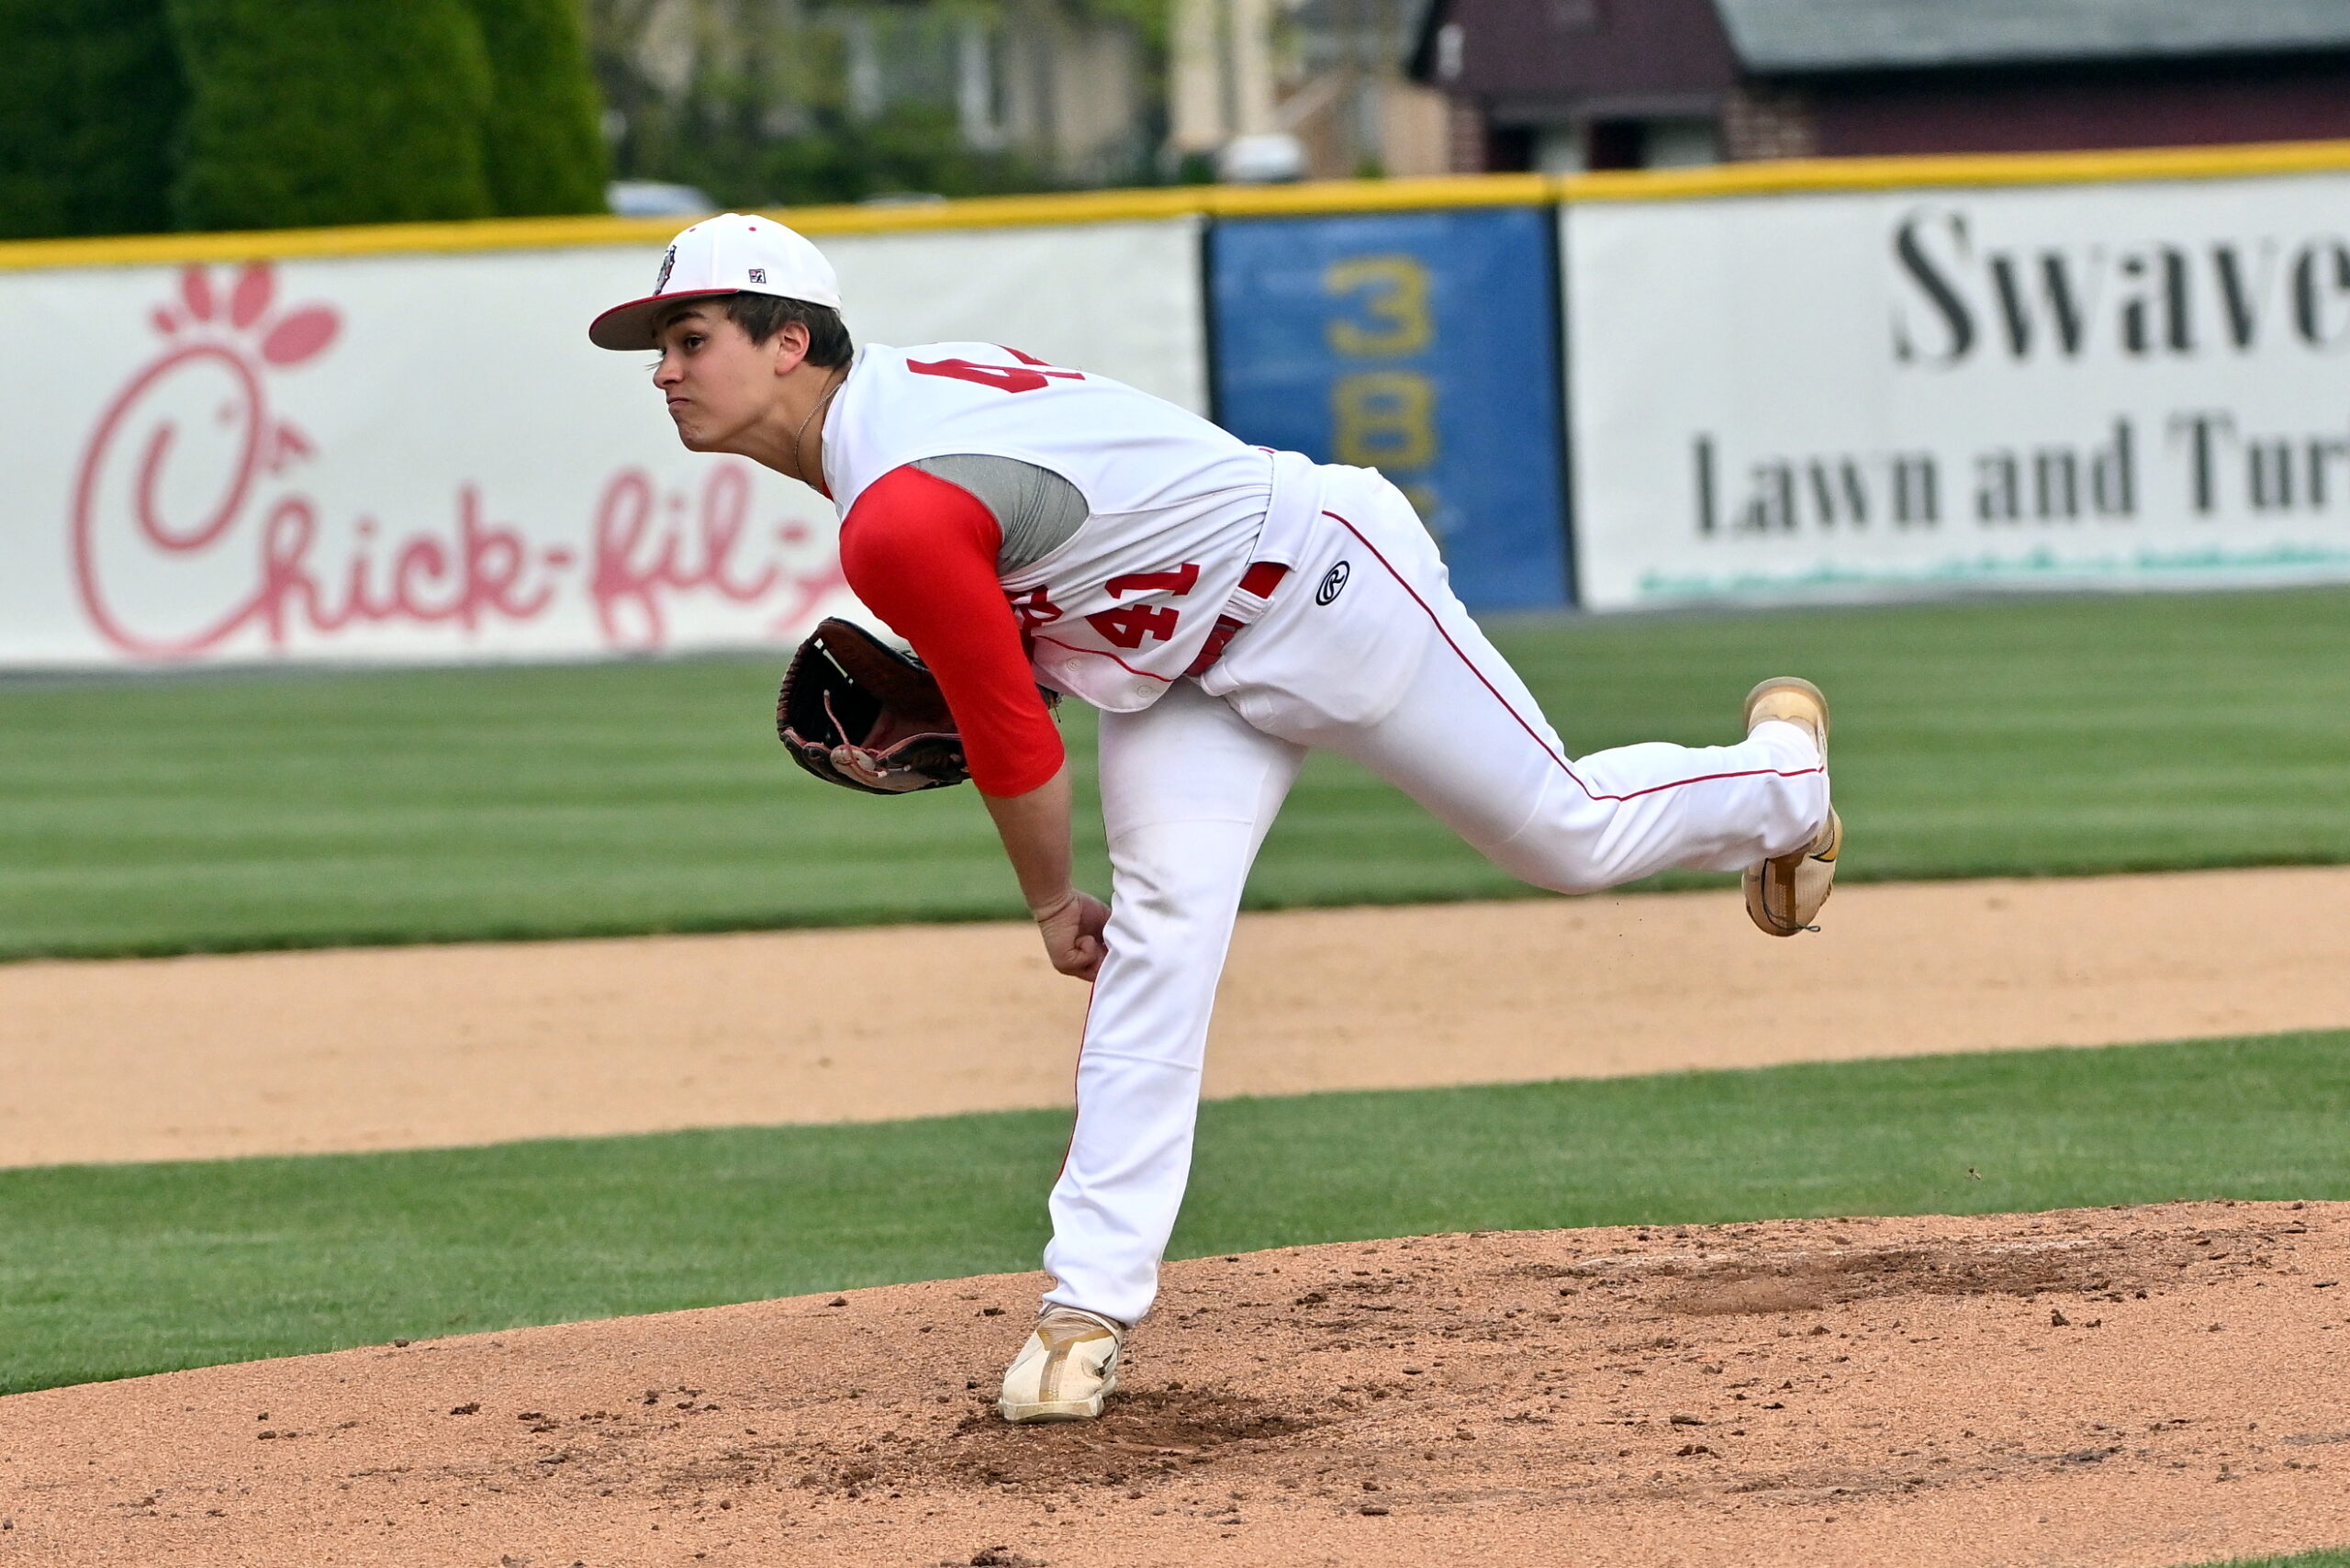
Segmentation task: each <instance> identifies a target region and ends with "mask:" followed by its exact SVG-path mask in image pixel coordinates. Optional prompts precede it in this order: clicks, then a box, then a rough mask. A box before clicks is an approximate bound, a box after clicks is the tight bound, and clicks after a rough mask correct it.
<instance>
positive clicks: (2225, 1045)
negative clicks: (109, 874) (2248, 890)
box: [0, 1033, 2350, 1391]
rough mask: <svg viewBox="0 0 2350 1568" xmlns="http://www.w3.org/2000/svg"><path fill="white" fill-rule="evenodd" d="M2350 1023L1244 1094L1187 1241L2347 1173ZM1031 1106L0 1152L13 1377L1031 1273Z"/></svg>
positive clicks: (1749, 1215)
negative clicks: (821, 1119) (123, 1154)
mask: <svg viewBox="0 0 2350 1568" xmlns="http://www.w3.org/2000/svg"><path fill="white" fill-rule="evenodd" d="M2344 1047H2350V1033H2339V1034H2318V1035H2292V1036H2270V1037H2265V1038H2258V1039H2248V1040H2231V1041H2207V1042H2196V1043H2186V1044H2169V1045H2155V1046H2131V1047H2107V1048H2102V1049H2094V1050H2065V1051H2037V1052H2023V1053H2000V1054H1993V1055H1981V1056H1953V1057H1936V1058H1915V1059H1910V1060H1904V1061H1882V1062H1863V1063H1843V1064H1832V1065H1817V1066H1797V1067H1781V1068H1771V1069H1765V1070H1750V1071H1741V1072H1707V1073H1686V1074H1671V1075H1663V1076H1657V1077H1649V1078H1636V1079H1618V1080H1610V1081H1570V1082H1558V1083H1545V1084H1536V1085H1523V1086H1511V1087H1501V1088H1471V1089H1454V1090H1441V1091H1414V1092H1376V1093H1346V1094H1318V1095H1309V1096H1301V1097H1296V1098H1281V1099H1259V1100H1237V1101H1225V1102H1221V1103H1213V1104H1211V1105H1209V1106H1208V1107H1207V1108H1206V1113H1205V1114H1204V1116H1203V1122H1202V1127H1201V1136H1200V1144H1199V1158H1198V1167H1197V1174H1196V1176H1195V1178H1194V1180H1193V1182H1192V1194H1191V1198H1190V1202H1189V1204H1188V1205H1187V1208H1186V1211H1185V1214H1184V1217H1183V1222H1182V1225H1181V1227H1180V1228H1179V1230H1178V1232H1177V1234H1176V1238H1175V1245H1174V1251H1175V1253H1176V1255H1178V1256H1184V1257H1191V1256H1198V1255H1201V1254H1205V1253H1217V1252H1236V1251H1241V1250H1246V1249H1256V1248H1264V1247H1275V1246H1282V1245H1288V1244H1293V1243H1306V1242H1316V1241H1335V1240H1346V1239H1358V1238H1377V1237H1392V1236H1404V1235H1415V1234H1425V1233H1430V1232H1444V1231H1458V1230H1469V1229H1516V1228H1543V1227H1551V1226H1586V1225H1603V1224H1622V1223H1628V1222H1639V1223H1651V1224H1673V1223H1684V1224H1695V1223H1704V1222H1718V1221H1729V1220H1742V1219H1758V1218H1766V1217H1774V1216H1787V1215H1899V1214H1919V1213H1996V1212H2002V1211H2015V1210H2037V1209H2048V1208H2059V1207H2073V1206H2083V1205H2091V1204H2125V1203H2142V1202H2150V1201H2161V1200H2168V1199H2173V1198H2203V1197H2237V1198H2350V1140H2345V1139H2344V1138H2343V1137H2342V1136H2341V1129H2342V1126H2344V1117H2345V1115H2350V1050H2345V1048H2344ZM1067 1131H1068V1118H1067V1116H1066V1115H1065V1114H1048V1113H1012V1114H987V1115H969V1116H957V1117H948V1118H942V1119H937V1120H928V1121H919V1122H903V1123H894V1124H883V1125H878V1126H872V1125H866V1126H817V1127H808V1126H800V1127H776V1128H757V1129H731V1130H723V1131H707V1132H690V1133H677V1134H668V1135H662V1136H655V1137H621V1138H605V1139H575V1140H558V1141H550V1142H534V1143H525V1144H509V1145H503V1146H498V1147H494V1148H470V1149H455V1150H434V1151H424V1152H414V1153H400V1154H373V1155H349V1156H321V1157H313V1158H307V1159H241V1160H229V1161H220V1162H216V1163H182V1164H167V1165H135V1166H117V1167H105V1166H62V1167H50V1168H46V1169H39V1170H15V1171H6V1172H0V1233H5V1234H6V1237H7V1246H6V1249H0V1388H5V1389H6V1390H10V1391H15V1390H23V1389H29V1388H38V1387H43V1386H47V1385H51V1384H56V1383H76V1382H85V1381H92V1380H96V1379H102V1378H110V1377H120V1376H125V1375H129V1374H132V1373H137V1372H157V1371H163V1370H167V1369H171V1368H176V1367H187V1366H196V1365H202V1364H207V1363H211V1362H217V1361H243V1360H251V1359H255V1358H260V1357H265V1356H277V1355H287V1354H293V1353H296V1352H299V1351H306V1350H328V1349H332V1348H335V1347H339V1346H346V1345H353V1344H362V1343H366V1342H370V1341H375V1340H382V1339H387V1338H393V1337H395V1336H400V1337H419V1338H421V1337H430V1336H435V1335H442V1334H449V1333H454V1332H465V1331H472V1330H477V1329H490V1328H499V1327H513V1326H517V1325H521V1324H532V1323H552V1322H560V1321H568V1320H576V1319H583V1318H590V1317H601V1316H617V1315H621V1314H630V1313H643V1312H655V1311H661V1310H666V1309H669V1308H677V1307H688V1306H699V1305H713V1304H717V1303H721V1302H730V1301H743V1300H755V1299H760V1298H765V1297H770V1296H778V1295H788V1294H800V1293H805V1292H812V1291H819V1290H833V1289H838V1288H843V1287H849V1286H858V1285H874V1284H883V1283H890V1282H902V1281H909V1280H917V1279H932V1278H945V1277H954V1276H959V1275H963V1274H969V1273H980V1272H990V1271H1010V1270H1024V1269H1029V1268H1033V1267H1035V1261H1036V1256H1037V1251H1038V1249H1039V1248H1040V1247H1041V1245H1042V1244H1043V1241H1044V1219H1045V1216H1044V1197H1045V1192H1046V1187H1047V1185H1048V1183H1049V1182H1051V1180H1052V1178H1053V1173H1054V1170H1055V1169H1056V1167H1057V1164H1058V1162H1059V1159H1060V1155H1061V1147H1062V1142H1063V1139H1064V1138H1065V1137H1066V1136H1067Z"/></svg>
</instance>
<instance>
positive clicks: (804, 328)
mask: <svg viewBox="0 0 2350 1568" xmlns="http://www.w3.org/2000/svg"><path fill="white" fill-rule="evenodd" d="M810 342H811V339H810V336H809V332H808V323H807V322H805V321H786V322H785V323H784V324H783V325H782V326H780V327H778V328H777V329H776V334H775V342H774V344H773V347H774V350H775V373H776V374H777V375H790V374H791V373H792V372H793V371H795V370H797V369H799V368H800V364H802V362H804V361H805V360H806V359H807V358H808V345H809V343H810Z"/></svg>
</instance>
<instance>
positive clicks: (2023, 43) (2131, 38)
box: [1715, 0, 2350, 73]
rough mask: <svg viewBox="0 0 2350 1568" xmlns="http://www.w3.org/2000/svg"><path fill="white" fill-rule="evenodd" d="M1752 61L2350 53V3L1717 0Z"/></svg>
mask: <svg viewBox="0 0 2350 1568" xmlns="http://www.w3.org/2000/svg"><path fill="white" fill-rule="evenodd" d="M1715 4H1716V6H1718V8H1719V9H1720V12H1721V17H1722V25H1723V27H1724V28H1726V29H1727V30H1728V31H1729V37H1730V44H1731V47H1732V48H1734V49H1736V50H1738V54H1739V58H1740V60H1741V61H1742V62H1745V65H1746V67H1747V69H1748V70H1750V71H1754V72H1760V73H1771V72H1807V71H1854V70H1870V69H1877V70H1883V69H1888V68H1919V67H1933V66H1953V65H1992V64H2021V63H2028V62H2055V61H2067V60H2158V59H2175V58H2178V57H2181V56H2197V55H2214V54H2261V53H2286V54H2289V53H2300V52H2304V51H2317V50H2350V0H1715Z"/></svg>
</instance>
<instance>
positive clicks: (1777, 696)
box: [1746, 675, 1844, 936]
mask: <svg viewBox="0 0 2350 1568" xmlns="http://www.w3.org/2000/svg"><path fill="white" fill-rule="evenodd" d="M1774 719H1775V720H1778V721H1780V722H1785V723H1789V724H1795V725H1797V726H1799V727H1800V728H1802V729H1804V730H1806V731H1807V732H1809V733H1810V735H1811V738H1812V740H1813V741H1814V742H1816V743H1817V744H1818V746H1819V762H1820V766H1821V767H1826V766H1827V764H1828V699H1827V698H1826V697H1825V696H1823V695H1821V693H1820V690H1819V688H1818V687H1816V686H1814V685H1812V683H1811V682H1809V681H1807V680H1798V679H1796V678H1795V677H1794V676H1791V675H1782V676H1774V677H1773V678H1770V679H1769V680H1766V681H1764V682H1763V683H1762V685H1760V686H1758V687H1756V688H1755V689H1753V690H1751V691H1750V692H1748V693H1747V694H1746V728H1747V733H1748V734H1752V733H1753V730H1754V726H1755V725H1757V724H1760V723H1763V722H1768V721H1770V720H1774ZM1843 848H1844V820H1843V819H1842V818H1841V817H1840V816H1838V815H1837V814H1836V809H1835V808H1834V807H1833V806H1831V807H1830V808H1829V810H1828V820H1827V822H1825V823H1822V824H1821V825H1820V829H1819V834H1818V837H1816V838H1814V839H1813V840H1812V841H1811V842H1810V843H1809V844H1807V845H1805V846H1803V847H1802V848H1801V849H1798V850H1796V852H1795V853H1794V854H1792V855H1782V856H1780V857H1778V858H1777V859H1775V860H1765V861H1763V862H1762V864H1761V865H1760V866H1751V867H1749V868H1747V872H1746V913H1747V917H1748V918H1749V919H1751V920H1752V921H1753V922H1754V924H1756V925H1758V926H1760V927H1761V928H1762V930H1763V931H1765V932H1767V933H1769V934H1770V935H1773V936H1793V935H1796V934H1797V933H1798V932H1804V931H1817V930H1818V926H1816V925H1814V924H1812V922H1813V921H1814V920H1815V919H1817V918H1818V914H1819V906H1820V905H1822V904H1824V903H1826V902H1828V895H1829V894H1830V892H1832V891H1834V890H1835V886H1836V857H1837V856H1838V855H1840V854H1841V853H1842V851H1843Z"/></svg>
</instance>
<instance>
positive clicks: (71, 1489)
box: [0, 1203, 2350, 1568]
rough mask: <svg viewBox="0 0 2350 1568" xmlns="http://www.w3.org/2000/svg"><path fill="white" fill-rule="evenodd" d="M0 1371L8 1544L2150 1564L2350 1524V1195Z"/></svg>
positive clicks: (1639, 1233)
mask: <svg viewBox="0 0 2350 1568" xmlns="http://www.w3.org/2000/svg"><path fill="white" fill-rule="evenodd" d="M1038 1283H1039V1278H1038V1276H1034V1275H1021V1276H999V1277H991V1278H986V1279H978V1280H962V1281H950V1282H940V1283H934V1284H923V1285H908V1286H901V1287H895V1288H891V1289H887V1290H871V1291H856V1292H851V1293H849V1294H846V1295H845V1297H832V1296H809V1297H802V1298H800V1299H797V1300H791V1301H779V1302H765V1303H759V1304H756V1305H748V1306H735V1307H722V1308H718V1309H714V1310H711V1311H704V1312H686V1313H673V1314H668V1315H666V1316H657V1317H644V1318H632V1319H625V1320H620V1321H614V1322H606V1323H588V1324H575V1325H569V1326H565V1327H555V1328H538V1329H525V1330H517V1331H513V1332H509V1333H504V1334H499V1335H497V1336H495V1337H491V1336H476V1337H472V1338H463V1339H450V1340H442V1341H436V1342H419V1343H417V1344H413V1345H408V1346H406V1347H398V1348H394V1347H374V1348H370V1349H366V1350H349V1351H343V1352H340V1353H338V1354H334V1355H328V1356H311V1357H304V1358H299V1359H296V1360H291V1361H270V1362H261V1363H256V1364H252V1365H247V1366H236V1367H216V1368H210V1369H207V1370H204V1371H200V1372H182V1373H175V1374H173V1375H170V1376H166V1377H155V1378H145V1379H140V1380H136V1381H131V1382H125V1383H106V1384H98V1385H94V1386H89V1387H84V1388H72V1389H57V1390H52V1391H50V1392H47V1393H41V1394H24V1395H19V1396H17V1397H15V1398H12V1399H7V1400H0V1456H5V1462H4V1463H0V1516H5V1517H6V1518H5V1527H0V1529H5V1533H0V1562H39V1563H43V1564H63V1563H79V1562H155V1563H161V1562H170V1563H173V1564H199V1563H222V1564H226V1563H254V1562H276V1563H301V1564H306V1565H307V1564H324V1563H384V1564H400V1565H402V1568H428V1565H429V1568H440V1565H443V1564H448V1565H457V1564H465V1565H471V1564H480V1565H483V1568H492V1565H501V1564H502V1565H504V1568H520V1565H525V1564H527V1565H528V1568H578V1565H585V1568H634V1565H636V1564H649V1563H664V1564H692V1563H699V1562H708V1563H712V1564H720V1563H734V1564H742V1565H746V1568H747V1565H753V1564H757V1565H769V1564H797V1563H817V1562H856V1563H867V1562H871V1563H909V1564H934V1563H982V1564H986V1563H994V1564H1010V1563H1030V1564H1036V1563H1053V1564H1060V1565H1066V1568H1114V1565H1119V1564H1129V1563H1131V1564H1146V1563H1169V1564H1174V1563H1181V1564H1192V1563H1267V1564H1271V1563H1281V1564H1290V1563H1338V1564H1347V1565H1348V1568H1352V1565H1355V1564H1365V1563H1398V1564H1406V1563H1408V1564H1415V1565H1418V1564H1427V1563H1439V1562H1447V1563H1449V1562H1474V1563H1478V1564H1480V1565H1481V1568H1504V1565H1509V1564H1517V1563H1542V1564H1568V1563H1593V1564H1598V1563H1606V1564H1608V1565H1609V1568H1636V1565H1640V1564H1650V1563H1658V1564H1662V1563H1688V1564H1693V1565H1694V1564H1704V1565H1706V1568H1729V1565H1739V1568H1743V1565H1748V1564H1762V1563H1787V1564H1800V1565H1801V1568H1830V1565H1835V1564H1851V1565H1853V1568H1863V1565H1866V1568H1881V1565H1885V1564H1894V1563H1899V1564H1924V1563H1968V1564H1974V1563H2025V1562H2033V1563H2038V1562H2063V1563H2066V1564H2072V1565H2079V1568H2088V1565H2092V1564H2100V1563H2112V1564H2143V1565H2147V1568H2155V1565H2165V1564H2181V1563H2188V1562H2204V1561H2208V1560H2210V1559H2215V1558H2221V1557H2227V1556H2232V1555H2236V1554H2241V1553H2246V1552H2253V1551H2264V1552H2266V1551H2288V1550H2296V1549H2301V1548H2307V1547H2312V1546H2320V1545H2326V1544H2340V1543H2343V1542H2350V1373H2345V1372H2344V1364H2345V1354H2350V1325H2345V1321H2344V1320H2345V1318H2350V1205H2345V1204H2307V1205H2303V1204H2224V1203H2220V1204H2171V1205H2165V1206H2162V1207H2157V1208H2135V1209H2116V1210H2089V1211H2083V1212H2077V1213H2065V1214H2053V1215H2002V1216H1993V1217H1987V1218H1972V1219H1943V1218H1926V1219H1886V1220H1874V1219H1862V1220H1814V1221H1795V1222H1774V1223H1770V1224H1758V1225H1739V1226H1707V1227H1698V1226H1691V1227H1687V1228H1651V1229H1647V1230H1636V1229H1618V1230H1588V1231H1559V1232H1547V1233H1517V1234H1491V1235H1477V1236H1466V1237H1459V1236H1455V1237H1435V1238H1421V1239H1418V1240H1412V1241H1391V1242H1369V1243H1360V1244H1348V1245H1338V1246H1327V1247H1307V1248H1298V1249H1290V1250H1284V1251H1277V1252H1260V1253H1254V1254H1250V1255H1248V1256H1246V1257H1239V1258H1223V1259H1214V1258H1211V1259H1203V1260H1198V1261H1193V1262H1188V1263H1180V1264H1177V1265H1175V1266H1173V1267H1172V1268H1170V1269H1169V1271H1168V1279H1167V1288H1166V1294H1165V1296H1164V1298H1163V1302H1162V1308H1161V1312H1160V1315H1159V1316H1158V1317H1157V1318H1156V1319H1154V1320H1153V1321H1152V1322H1150V1323H1149V1324H1147V1325H1146V1326H1145V1327H1143V1328H1142V1330H1141V1331H1140V1332H1139V1333H1138V1334H1137V1335H1136V1338H1135V1340H1134V1345H1133V1351H1132V1361H1131V1362H1130V1370H1129V1372H1128V1376H1127V1383H1126V1386H1127V1389H1128V1392H1127V1393H1126V1394H1123V1395H1121V1396H1120V1397H1119V1399H1118V1400H1117V1401H1116V1402H1115V1403H1114V1404H1113V1410H1112V1414H1110V1415H1109V1416H1108V1417H1105V1418H1104V1419H1102V1421H1100V1422H1097V1423H1092V1424H1090V1425H1077V1426H1062V1427H1046V1428H1019V1429H1014V1428H1007V1427H1004V1426H1002V1424H1001V1423H999V1422H998V1421H997V1420H996V1419H995V1417H994V1414H993V1409H992V1401H993V1398H994V1394H995V1384H996V1378H997V1375H998V1373H999V1372H1000V1371H1001V1369H1002V1364H1003V1363H1004V1361H1007V1360H1008V1359H1009V1358H1010V1356H1011V1354H1012V1352H1013V1350H1014V1348H1015V1347H1016V1346H1017V1344H1018V1341H1019V1339H1020V1338H1021V1336H1022V1334H1023V1333H1024V1329H1025V1320H1026V1317H1027V1316H1028V1314H1029V1312H1030V1311H1031V1310H1032V1309H1033V1305H1034V1301H1035V1294H1036V1289H1037V1286H1038Z"/></svg>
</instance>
